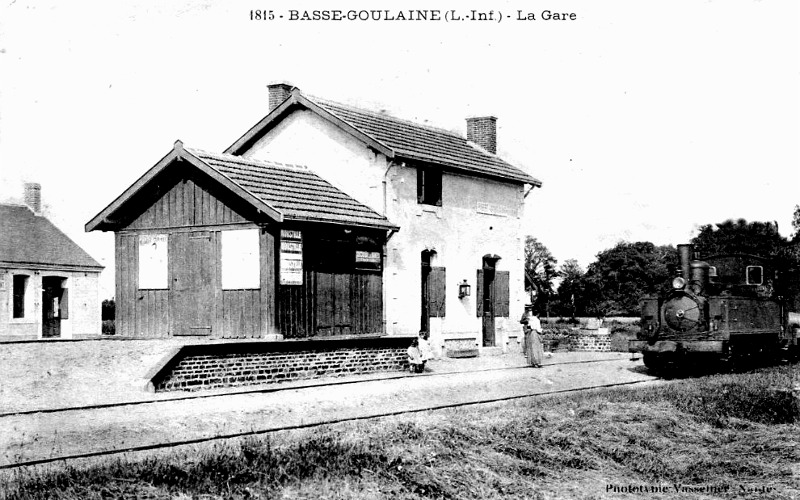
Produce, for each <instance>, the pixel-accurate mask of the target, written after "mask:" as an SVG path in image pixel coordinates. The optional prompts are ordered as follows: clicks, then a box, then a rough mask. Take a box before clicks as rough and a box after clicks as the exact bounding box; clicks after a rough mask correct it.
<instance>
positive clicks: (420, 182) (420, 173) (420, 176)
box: [417, 168, 425, 203]
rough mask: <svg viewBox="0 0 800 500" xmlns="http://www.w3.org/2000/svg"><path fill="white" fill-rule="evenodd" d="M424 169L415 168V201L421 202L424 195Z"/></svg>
mask: <svg viewBox="0 0 800 500" xmlns="http://www.w3.org/2000/svg"><path fill="white" fill-rule="evenodd" d="M424 186H425V171H424V170H423V169H421V168H418V169H417V203H422V200H423V199H424V197H425V187H424Z"/></svg>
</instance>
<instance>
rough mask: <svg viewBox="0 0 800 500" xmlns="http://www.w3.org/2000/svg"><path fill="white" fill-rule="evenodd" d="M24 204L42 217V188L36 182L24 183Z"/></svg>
mask: <svg viewBox="0 0 800 500" xmlns="http://www.w3.org/2000/svg"><path fill="white" fill-rule="evenodd" d="M24 200H25V204H26V205H28V207H30V209H31V210H33V213H35V214H36V215H42V186H41V185H39V183H37V182H26V183H25V196H24Z"/></svg>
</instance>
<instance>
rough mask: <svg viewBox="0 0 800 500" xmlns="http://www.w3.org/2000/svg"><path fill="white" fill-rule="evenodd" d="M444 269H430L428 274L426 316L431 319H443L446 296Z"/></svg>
mask: <svg viewBox="0 0 800 500" xmlns="http://www.w3.org/2000/svg"><path fill="white" fill-rule="evenodd" d="M445 277H446V272H445V268H444V267H431V272H430V274H428V314H429V316H430V317H431V318H444V315H445V298H446V296H447V294H446V289H447V286H446V279H445Z"/></svg>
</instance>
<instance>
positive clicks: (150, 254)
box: [139, 234, 169, 289]
mask: <svg viewBox="0 0 800 500" xmlns="http://www.w3.org/2000/svg"><path fill="white" fill-rule="evenodd" d="M168 287H169V279H168V268H167V235H166V234H140V235H139V289H166V288H168Z"/></svg>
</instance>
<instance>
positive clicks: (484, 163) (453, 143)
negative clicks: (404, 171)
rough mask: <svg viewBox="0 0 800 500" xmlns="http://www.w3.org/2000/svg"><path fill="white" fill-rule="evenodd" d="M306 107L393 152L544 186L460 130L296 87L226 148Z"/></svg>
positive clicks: (242, 146) (240, 145) (240, 148)
mask: <svg viewBox="0 0 800 500" xmlns="http://www.w3.org/2000/svg"><path fill="white" fill-rule="evenodd" d="M298 106H299V107H302V108H305V109H308V110H310V111H312V112H314V113H316V114H317V115H319V116H320V117H322V118H323V119H326V120H328V121H330V122H331V123H333V124H334V125H336V126H338V127H339V128H341V129H342V130H344V131H345V132H347V133H349V134H350V135H352V136H353V137H355V138H356V139H359V140H361V141H362V142H364V143H365V144H367V145H369V146H370V147H373V148H375V149H376V150H378V151H380V152H382V153H384V154H385V155H387V156H388V157H389V158H395V157H397V158H403V159H409V160H415V161H423V162H427V163H431V164H435V165H439V166H442V167H445V168H450V169H454V170H460V171H463V172H466V173H470V174H473V175H481V176H486V177H493V178H498V179H503V180H508V181H514V182H521V183H524V184H530V185H532V186H541V185H542V183H541V181H539V180H538V179H536V178H534V177H532V176H531V175H529V174H528V173H527V172H525V171H523V170H521V169H519V168H517V167H515V166H513V165H511V164H510V163H508V162H506V161H505V160H503V159H502V158H500V157H499V156H497V155H495V154H492V153H490V152H488V151H486V150H485V149H483V148H481V147H480V146H478V145H476V144H474V143H471V142H469V141H467V139H466V138H464V137H462V136H461V135H458V134H455V133H452V132H448V131H445V130H442V129H437V128H433V127H428V126H424V125H420V124H417V123H414V122H410V121H406V120H401V119H399V118H395V117H393V116H389V115H387V114H384V113H376V112H373V111H368V110H365V109H361V108H356V107H353V106H347V105H344V104H339V103H335V102H332V101H328V100H325V99H320V98H317V97H310V96H307V95H304V94H302V93H301V92H300V91H298V90H296V89H295V90H294V91H293V92H292V94H291V96H290V97H289V98H288V99H287V100H286V101H284V102H283V103H282V104H281V105H280V106H278V107H277V108H275V109H274V110H273V111H272V112H270V113H269V114H268V115H267V116H266V117H264V118H263V119H262V120H261V121H260V122H258V123H257V124H256V125H255V126H254V127H252V128H251V129H250V130H249V131H248V132H247V133H246V134H245V135H243V136H242V137H240V138H239V139H238V140H237V141H236V142H235V143H233V145H231V146H230V147H229V148H228V149H227V150H226V151H225V152H226V153H230V154H240V153H242V152H244V151H245V150H246V149H247V148H248V147H249V146H250V145H251V144H252V143H253V142H254V141H256V140H258V138H260V137H261V136H262V135H263V134H265V133H266V132H267V131H268V130H270V129H271V128H272V127H273V126H274V125H275V124H277V123H278V122H279V121H280V120H282V119H283V118H284V117H285V116H287V115H288V114H290V113H291V111H292V110H294V109H296V107H298Z"/></svg>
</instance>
